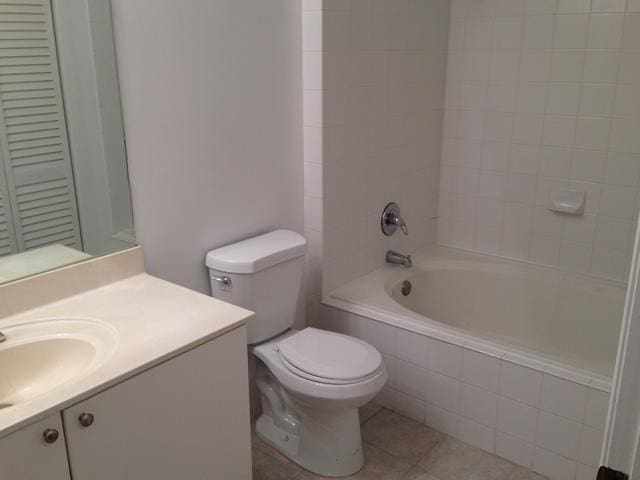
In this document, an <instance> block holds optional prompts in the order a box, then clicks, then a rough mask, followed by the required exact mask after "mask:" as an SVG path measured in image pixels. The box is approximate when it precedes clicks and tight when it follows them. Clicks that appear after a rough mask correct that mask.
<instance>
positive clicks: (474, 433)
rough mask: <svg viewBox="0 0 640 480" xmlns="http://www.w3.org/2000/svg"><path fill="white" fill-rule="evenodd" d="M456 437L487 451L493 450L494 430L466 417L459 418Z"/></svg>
mask: <svg viewBox="0 0 640 480" xmlns="http://www.w3.org/2000/svg"><path fill="white" fill-rule="evenodd" d="M458 438H459V439H460V440H462V441H463V442H465V443H468V444H469V445H473V446H474V447H478V448H480V449H482V450H485V451H487V452H491V453H493V451H494V438H495V430H493V429H491V428H489V427H487V426H485V425H481V424H479V423H476V422H474V421H473V420H469V419H468V418H464V417H462V418H460V430H459V433H458Z"/></svg>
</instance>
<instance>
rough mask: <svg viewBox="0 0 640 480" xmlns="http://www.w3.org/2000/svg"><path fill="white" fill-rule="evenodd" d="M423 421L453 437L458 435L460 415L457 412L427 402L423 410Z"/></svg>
mask: <svg viewBox="0 0 640 480" xmlns="http://www.w3.org/2000/svg"><path fill="white" fill-rule="evenodd" d="M424 422H425V424H426V425H428V426H430V427H432V428H435V429H436V430H438V431H440V432H442V433H446V434H448V435H451V436H453V437H457V436H458V432H459V425H460V416H459V415H458V414H455V413H452V412H450V411H448V410H444V409H442V408H440V407H438V406H436V405H433V404H431V403H428V404H427V406H426V410H425V419H424Z"/></svg>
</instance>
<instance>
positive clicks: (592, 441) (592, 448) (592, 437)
mask: <svg viewBox="0 0 640 480" xmlns="http://www.w3.org/2000/svg"><path fill="white" fill-rule="evenodd" d="M603 437H604V432H603V431H601V430H596V429H594V428H590V427H587V426H584V427H582V435H581V437H580V454H579V456H578V460H579V461H580V463H583V464H585V465H588V466H590V467H594V468H595V467H599V466H600V454H601V453H602V441H603Z"/></svg>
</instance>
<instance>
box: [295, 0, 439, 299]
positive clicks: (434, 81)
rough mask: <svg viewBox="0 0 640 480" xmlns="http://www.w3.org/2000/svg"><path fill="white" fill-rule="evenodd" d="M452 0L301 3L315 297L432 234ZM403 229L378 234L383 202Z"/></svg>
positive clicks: (308, 222) (309, 0)
mask: <svg viewBox="0 0 640 480" xmlns="http://www.w3.org/2000/svg"><path fill="white" fill-rule="evenodd" d="M448 15H449V0H437V1H434V0H415V1H407V0H378V1H375V2H371V1H354V2H347V1H333V2H327V1H325V2H318V1H315V0H306V1H305V2H304V12H303V29H304V35H303V38H304V42H303V43H304V89H305V91H304V104H305V118H304V124H305V130H304V134H305V203H306V217H305V221H306V225H305V227H306V230H307V237H308V238H309V239H310V240H311V242H312V255H310V265H309V267H310V268H309V270H310V272H311V282H310V291H311V294H312V295H315V296H316V298H317V297H318V296H320V295H321V294H322V291H324V292H325V293H326V292H328V291H331V290H333V289H334V288H336V287H338V286H339V285H341V284H343V283H345V282H347V281H349V280H352V279H354V278H356V277H358V276H360V275H363V274H365V273H368V272H370V271H372V270H374V269H375V268H377V267H378V266H380V265H382V264H383V263H384V258H385V252H386V251H387V249H389V248H395V249H398V250H402V251H405V252H406V253H410V252H412V251H414V250H416V249H418V248H421V247H423V246H425V245H427V244H429V243H433V242H434V241H435V220H434V219H435V216H436V213H437V196H438V180H437V179H438V176H439V173H438V165H439V159H440V143H441V134H442V108H443V99H444V81H445V69H446V46H447V32H448V25H449V21H448ZM391 201H396V202H398V203H399V204H400V206H401V207H402V212H403V215H404V217H405V219H406V221H407V223H408V226H409V230H410V235H409V236H408V237H403V236H402V234H401V233H400V232H397V233H396V235H395V236H394V237H391V238H389V237H385V236H384V235H383V234H382V232H381V230H380V215H381V213H382V210H383V208H384V207H385V205H386V204H387V203H389V202H391Z"/></svg>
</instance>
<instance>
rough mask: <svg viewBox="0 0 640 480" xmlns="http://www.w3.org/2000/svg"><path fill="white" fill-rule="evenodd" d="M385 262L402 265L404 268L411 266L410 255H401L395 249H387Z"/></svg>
mask: <svg viewBox="0 0 640 480" xmlns="http://www.w3.org/2000/svg"><path fill="white" fill-rule="evenodd" d="M386 260H387V263H393V264H395V265H402V266H403V267H406V268H411V267H413V260H412V259H411V255H403V254H401V253H398V252H396V251H395V250H389V251H388V252H387V256H386Z"/></svg>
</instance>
